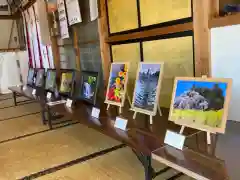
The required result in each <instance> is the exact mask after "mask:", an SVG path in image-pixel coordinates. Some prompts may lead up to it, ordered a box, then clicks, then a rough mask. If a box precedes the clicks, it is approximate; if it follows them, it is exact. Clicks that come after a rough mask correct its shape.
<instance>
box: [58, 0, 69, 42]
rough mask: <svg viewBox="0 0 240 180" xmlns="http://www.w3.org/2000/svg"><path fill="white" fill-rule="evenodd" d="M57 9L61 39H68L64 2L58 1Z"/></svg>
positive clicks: (62, 0)
mask: <svg viewBox="0 0 240 180" xmlns="http://www.w3.org/2000/svg"><path fill="white" fill-rule="evenodd" d="M57 7H58V14H59V22H60V33H61V38H62V39H65V38H69V32H68V22H67V14H66V9H65V4H64V0H58V1H57Z"/></svg>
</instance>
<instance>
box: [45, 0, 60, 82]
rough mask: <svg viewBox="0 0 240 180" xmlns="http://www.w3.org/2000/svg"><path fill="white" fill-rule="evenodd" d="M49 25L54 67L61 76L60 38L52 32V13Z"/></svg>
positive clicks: (49, 16)
mask: <svg viewBox="0 0 240 180" xmlns="http://www.w3.org/2000/svg"><path fill="white" fill-rule="evenodd" d="M46 8H47V3H46ZM48 25H49V31H50V35H51V47H52V54H53V60H54V67H55V69H56V72H57V77H59V76H60V69H61V64H60V52H59V47H58V40H57V36H54V35H53V33H52V29H53V16H52V14H49V15H48Z"/></svg>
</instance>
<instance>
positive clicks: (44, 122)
mask: <svg viewBox="0 0 240 180" xmlns="http://www.w3.org/2000/svg"><path fill="white" fill-rule="evenodd" d="M45 112H46V111H45V109H44V108H42V110H41V114H42V123H43V124H44V125H45V124H46V117H45Z"/></svg>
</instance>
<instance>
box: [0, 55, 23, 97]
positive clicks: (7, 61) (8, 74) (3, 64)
mask: <svg viewBox="0 0 240 180" xmlns="http://www.w3.org/2000/svg"><path fill="white" fill-rule="evenodd" d="M0 74H1V75H0V93H1V94H5V93H10V92H11V91H10V90H8V88H9V87H10V86H17V85H21V84H22V83H21V81H20V72H19V68H18V66H17V56H16V53H15V52H7V53H0Z"/></svg>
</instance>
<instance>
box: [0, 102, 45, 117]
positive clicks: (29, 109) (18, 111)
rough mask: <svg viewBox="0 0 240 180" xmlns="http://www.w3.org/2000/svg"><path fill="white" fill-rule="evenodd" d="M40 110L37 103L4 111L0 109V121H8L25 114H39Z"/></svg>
mask: <svg viewBox="0 0 240 180" xmlns="http://www.w3.org/2000/svg"><path fill="white" fill-rule="evenodd" d="M40 110H41V108H40V105H39V104H38V103H30V104H25V105H24V106H15V107H10V108H6V109H0V121H2V120H5V119H10V118H14V117H18V116H23V115H26V114H31V113H37V112H40Z"/></svg>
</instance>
